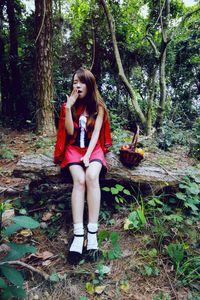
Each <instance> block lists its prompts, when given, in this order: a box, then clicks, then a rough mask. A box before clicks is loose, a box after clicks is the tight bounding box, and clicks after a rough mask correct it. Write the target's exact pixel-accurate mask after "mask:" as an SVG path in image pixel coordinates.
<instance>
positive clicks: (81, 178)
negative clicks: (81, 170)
mask: <svg viewBox="0 0 200 300" xmlns="http://www.w3.org/2000/svg"><path fill="white" fill-rule="evenodd" d="M73 181H74V185H76V186H80V187H85V183H86V182H85V174H77V176H75V177H74V178H73Z"/></svg>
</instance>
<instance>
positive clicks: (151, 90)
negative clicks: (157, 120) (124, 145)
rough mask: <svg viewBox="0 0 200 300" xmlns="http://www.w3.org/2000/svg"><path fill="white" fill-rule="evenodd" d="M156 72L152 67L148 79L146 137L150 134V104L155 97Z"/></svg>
mask: <svg viewBox="0 0 200 300" xmlns="http://www.w3.org/2000/svg"><path fill="white" fill-rule="evenodd" d="M156 71H157V68H156V67H154V69H153V71H152V74H151V76H150V78H149V84H148V86H149V87H148V97H147V128H146V132H147V135H150V134H151V130H152V104H153V100H154V96H155V80H156Z"/></svg>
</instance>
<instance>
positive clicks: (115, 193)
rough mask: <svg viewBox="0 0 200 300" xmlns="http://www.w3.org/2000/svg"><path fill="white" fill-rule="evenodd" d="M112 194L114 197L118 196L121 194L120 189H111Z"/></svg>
mask: <svg viewBox="0 0 200 300" xmlns="http://www.w3.org/2000/svg"><path fill="white" fill-rule="evenodd" d="M111 193H112V195H117V194H118V193H119V191H118V189H116V188H114V187H111Z"/></svg>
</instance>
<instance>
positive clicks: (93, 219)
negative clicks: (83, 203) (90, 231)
mask: <svg viewBox="0 0 200 300" xmlns="http://www.w3.org/2000/svg"><path fill="white" fill-rule="evenodd" d="M101 168H102V165H101V163H99V162H97V161H93V162H91V163H90V165H89V167H88V168H87V169H86V186H87V204H88V214H89V216H88V220H89V223H97V222H98V218H99V210H100V201H101V191H100V185H99V174H100V172H101Z"/></svg>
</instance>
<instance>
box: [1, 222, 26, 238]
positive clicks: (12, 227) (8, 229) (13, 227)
mask: <svg viewBox="0 0 200 300" xmlns="http://www.w3.org/2000/svg"><path fill="white" fill-rule="evenodd" d="M22 228H23V227H22V226H21V225H19V224H11V225H10V226H8V227H6V228H5V230H4V234H5V235H6V236H10V235H12V234H13V233H14V232H16V231H17V230H19V229H22Z"/></svg>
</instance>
